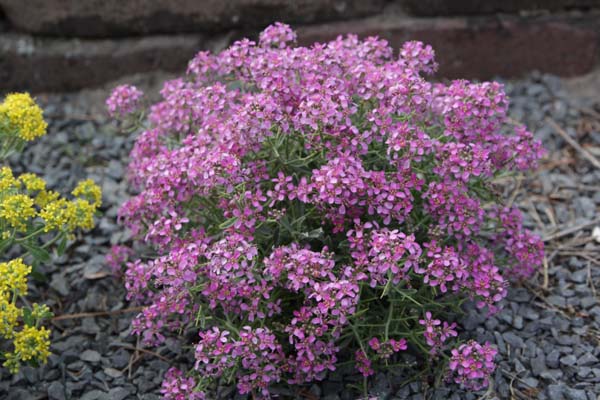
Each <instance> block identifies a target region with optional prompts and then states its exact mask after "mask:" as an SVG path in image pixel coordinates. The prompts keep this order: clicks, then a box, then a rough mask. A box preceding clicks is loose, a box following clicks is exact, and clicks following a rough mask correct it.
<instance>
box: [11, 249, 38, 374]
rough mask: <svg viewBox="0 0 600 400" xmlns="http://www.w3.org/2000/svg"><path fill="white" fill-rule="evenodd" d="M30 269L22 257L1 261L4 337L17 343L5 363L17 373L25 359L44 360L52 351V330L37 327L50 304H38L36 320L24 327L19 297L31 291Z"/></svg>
mask: <svg viewBox="0 0 600 400" xmlns="http://www.w3.org/2000/svg"><path fill="white" fill-rule="evenodd" d="M30 273H31V267H30V266H29V265H26V264H25V263H23V260H22V259H20V258H17V259H14V260H11V261H9V262H3V263H0V277H2V280H0V337H1V338H4V339H12V341H13V347H14V351H12V352H8V353H5V354H4V358H5V359H6V361H5V362H4V363H3V365H4V366H5V367H6V368H8V369H9V370H10V371H11V372H13V373H16V372H18V370H19V367H20V364H21V363H22V362H28V361H32V360H33V361H36V362H38V363H44V362H46V360H47V359H48V356H49V355H50V350H49V349H50V331H49V330H47V329H46V328H43V327H42V328H38V327H37V324H38V323H39V321H41V320H42V319H43V318H46V317H48V315H50V310H49V309H48V306H46V305H38V304H34V305H33V308H32V309H31V313H30V316H31V318H32V320H31V321H29V324H24V326H23V327H22V328H20V320H21V319H22V318H23V316H24V312H23V310H22V309H21V308H19V307H18V306H17V305H16V300H17V298H18V296H24V295H26V294H27V277H28V276H29V274H30ZM25 320H26V319H25ZM19 328H20V329H19Z"/></svg>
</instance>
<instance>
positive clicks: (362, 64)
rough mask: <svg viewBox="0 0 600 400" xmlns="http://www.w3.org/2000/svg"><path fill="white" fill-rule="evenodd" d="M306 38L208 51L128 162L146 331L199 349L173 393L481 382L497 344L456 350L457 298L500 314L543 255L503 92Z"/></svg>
mask: <svg viewBox="0 0 600 400" xmlns="http://www.w3.org/2000/svg"><path fill="white" fill-rule="evenodd" d="M295 42H296V35H295V33H294V32H293V31H292V30H291V29H290V28H289V27H288V26H286V25H283V24H275V25H272V26H270V27H268V28H267V29H266V30H265V31H264V32H262V33H261V35H260V40H259V42H258V43H255V42H253V41H250V40H247V39H244V40H241V41H238V42H236V43H234V44H233V45H232V46H231V47H230V48H228V49H226V50H224V51H223V52H221V53H219V54H210V53H208V52H200V53H199V54H198V55H197V56H196V57H195V58H194V59H193V60H192V61H191V62H190V64H189V68H188V73H187V75H186V76H185V77H182V78H180V79H175V80H172V81H169V82H167V83H165V85H164V88H163V90H162V92H161V93H162V100H161V101H160V102H159V103H156V104H154V105H152V106H150V107H149V110H148V111H147V120H146V123H145V125H144V129H143V132H142V133H141V134H140V136H139V137H138V139H137V141H136V144H135V147H134V149H133V151H132V153H131V163H130V168H129V173H130V180H131V182H132V183H133V184H134V185H136V186H137V187H138V188H139V194H138V195H137V196H135V197H133V198H131V199H130V200H129V201H128V202H127V203H126V204H124V205H123V207H122V208H121V211H120V218H121V220H122V221H123V223H124V224H125V225H126V226H127V227H129V228H130V229H131V230H132V231H133V232H134V234H136V235H137V236H138V237H139V240H140V241H142V242H144V243H145V244H146V245H147V246H148V247H149V248H152V249H153V251H154V254H153V255H152V256H149V257H144V258H143V259H139V260H137V261H134V262H128V263H127V265H126V270H125V284H126V287H127V289H128V296H129V298H131V299H136V300H138V301H140V302H142V303H144V304H146V307H145V308H144V310H143V311H142V312H141V313H140V314H139V315H138V316H137V318H136V319H135V321H134V331H135V332H136V333H137V334H139V335H141V337H142V338H143V340H144V342H145V343H147V344H150V345H158V344H160V343H161V342H163V341H164V340H165V337H166V336H168V335H179V334H182V333H189V334H191V335H192V336H189V335H188V336H185V335H184V338H188V339H189V338H190V337H194V339H193V340H192V341H190V342H188V345H189V347H188V348H187V350H186V351H189V354H193V356H194V359H195V363H194V364H193V365H190V369H189V371H187V372H185V373H184V372H182V371H180V370H178V369H172V370H170V371H169V373H168V374H167V375H166V377H165V381H164V384H163V389H162V391H163V394H164V396H165V398H166V399H193V398H197V399H200V398H204V397H205V396H206V394H207V393H209V392H210V390H211V389H212V388H214V387H215V386H214V385H215V384H216V382H217V380H218V381H219V382H220V383H221V384H223V383H232V384H236V385H237V389H238V390H239V392H240V393H242V394H243V393H252V394H253V395H254V396H257V397H269V390H270V388H272V387H274V386H276V385H282V384H302V383H305V382H311V381H315V380H322V379H325V378H326V376H327V373H328V372H329V371H333V370H335V369H336V368H338V366H339V365H340V364H345V363H351V364H353V365H355V367H356V369H357V370H358V371H360V373H362V375H364V376H365V377H368V376H370V375H372V374H373V373H374V372H375V371H378V370H380V369H383V368H395V369H397V368H410V369H416V370H415V373H418V371H419V370H421V371H423V373H427V374H429V375H430V376H432V377H434V376H437V377H438V378H442V379H447V380H451V381H455V382H457V383H460V384H462V385H464V386H465V387H467V388H470V389H480V388H483V387H485V386H486V385H487V382H488V377H489V375H490V374H491V373H492V372H493V371H494V356H495V354H496V350H495V349H494V347H492V346H491V345H489V344H488V343H481V344H480V343H476V342H473V341H468V342H461V340H459V339H458V330H459V326H458V325H457V320H458V315H459V314H460V312H461V306H463V305H464V303H465V301H470V302H469V304H473V307H479V308H486V309H487V310H488V311H489V312H490V313H493V312H496V311H497V309H498V303H499V302H500V301H501V300H502V298H504V297H505V296H506V293H507V286H508V285H509V282H510V281H511V280H512V279H522V278H526V277H528V276H530V275H531V274H532V273H533V272H534V271H535V270H536V268H537V267H538V266H539V265H540V263H541V260H542V253H543V245H542V242H541V241H540V239H539V238H538V237H536V236H535V235H533V234H532V233H531V232H528V231H527V230H525V229H523V226H522V221H521V215H520V213H519V211H518V210H517V209H516V208H513V207H509V206H507V205H506V202H505V201H504V199H503V197H502V192H501V191H500V190H499V186H498V182H499V181H501V180H502V179H505V178H506V177H507V176H509V175H511V174H518V173H522V172H524V171H527V170H528V169H530V168H534V167H535V165H536V161H537V160H538V158H539V157H540V156H541V153H542V149H541V146H540V143H539V142H537V141H535V140H534V139H533V137H532V134H531V133H530V132H528V131H527V130H526V129H525V127H523V126H520V125H514V124H512V123H511V122H510V120H509V119H508V118H507V107H508V99H507V97H506V95H505V94H504V92H503V88H502V85H501V84H498V83H494V82H485V83H472V82H468V81H465V80H457V81H453V82H450V83H449V84H442V83H431V82H428V81H427V80H426V79H425V78H424V75H427V74H431V73H433V72H434V71H435V70H436V67H437V64H436V63H435V60H434V52H433V50H432V48H431V47H430V46H426V45H424V44H422V43H419V42H407V43H406V44H405V45H404V46H403V47H402V49H400V54H399V56H395V55H394V54H393V51H392V49H391V48H390V47H389V46H388V44H387V43H386V41H384V40H380V39H377V38H367V39H365V40H359V39H358V38H357V37H356V36H352V35H349V36H347V37H345V38H342V37H340V38H338V39H336V40H334V41H332V42H330V43H324V44H315V45H313V46H311V47H297V46H296V45H295ZM140 97H141V93H140V92H139V91H138V90H137V89H135V88H133V87H130V86H125V87H120V88H119V89H118V90H117V92H116V93H114V94H113V96H111V98H109V100H108V105H109V109H110V110H111V112H112V113H113V114H115V115H120V116H124V115H132V116H133V119H132V120H139V119H140V115H142V114H140V113H141V112H142V111H139V107H140V104H141V101H140ZM143 115H145V114H143ZM118 250H119V253H118V254H117V256H115V257H114V259H115V260H118V259H124V258H123V257H118V255H121V256H123V254H125V253H126V252H125V251H124V250H123V249H122V248H120V249H118ZM409 355H410V356H412V357H409ZM415 357H416V358H415ZM415 359H416V360H417V361H416V362H414V361H407V360H415Z"/></svg>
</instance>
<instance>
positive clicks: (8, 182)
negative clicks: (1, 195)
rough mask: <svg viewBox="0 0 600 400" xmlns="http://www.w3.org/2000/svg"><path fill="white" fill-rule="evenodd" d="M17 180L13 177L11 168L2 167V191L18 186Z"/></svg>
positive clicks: (0, 186)
mask: <svg viewBox="0 0 600 400" xmlns="http://www.w3.org/2000/svg"><path fill="white" fill-rule="evenodd" d="M17 183H18V182H17V180H16V179H15V177H14V176H13V173H12V170H11V169H10V167H2V168H0V191H2V192H3V191H5V190H6V189H10V188H13V187H14V186H16V185H17Z"/></svg>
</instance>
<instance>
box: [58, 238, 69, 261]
mask: <svg viewBox="0 0 600 400" xmlns="http://www.w3.org/2000/svg"><path fill="white" fill-rule="evenodd" d="M66 249H67V236H66V235H64V236H63V237H62V239H61V240H60V242H59V243H58V246H57V247H56V254H58V255H59V256H62V255H63V254H65V250H66Z"/></svg>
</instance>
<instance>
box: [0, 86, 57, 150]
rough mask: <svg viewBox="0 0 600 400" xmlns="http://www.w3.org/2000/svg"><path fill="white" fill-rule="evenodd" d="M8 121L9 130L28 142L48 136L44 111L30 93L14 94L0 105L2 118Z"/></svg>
mask: <svg viewBox="0 0 600 400" xmlns="http://www.w3.org/2000/svg"><path fill="white" fill-rule="evenodd" d="M2 115H4V116H5V117H6V118H7V119H8V126H9V129H11V130H14V131H16V132H17V134H18V135H19V137H20V138H21V139H23V140H26V141H31V140H34V139H35V138H37V137H40V136H43V135H45V134H46V128H47V126H48V124H47V123H46V121H44V116H43V112H42V109H41V108H40V107H39V106H38V105H37V104H35V101H33V99H32V98H31V96H30V95H29V93H12V94H9V95H8V96H6V99H4V103H2V104H0V116H2Z"/></svg>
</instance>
